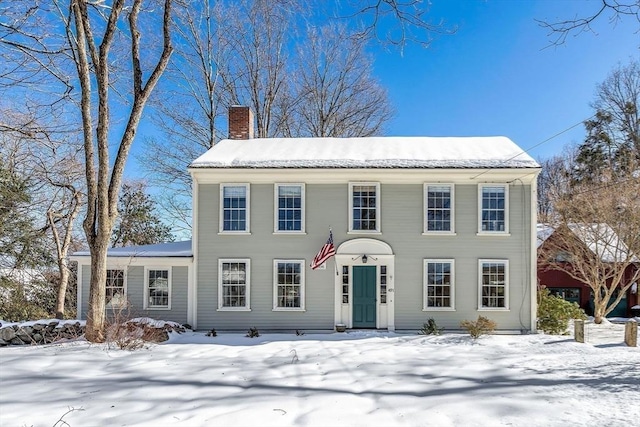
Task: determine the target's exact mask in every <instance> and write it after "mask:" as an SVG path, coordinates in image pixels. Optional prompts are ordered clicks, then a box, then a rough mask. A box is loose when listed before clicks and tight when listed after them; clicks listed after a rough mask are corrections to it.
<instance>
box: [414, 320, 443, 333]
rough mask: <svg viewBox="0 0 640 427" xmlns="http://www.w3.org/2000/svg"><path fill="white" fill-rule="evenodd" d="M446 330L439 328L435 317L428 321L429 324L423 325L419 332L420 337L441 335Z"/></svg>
mask: <svg viewBox="0 0 640 427" xmlns="http://www.w3.org/2000/svg"><path fill="white" fill-rule="evenodd" d="M443 330H444V328H439V327H438V325H437V324H436V321H435V319H434V318H433V317H430V318H429V319H428V320H427V323H423V324H422V328H420V330H419V331H418V333H419V334H420V335H440V334H441V333H442V331H443Z"/></svg>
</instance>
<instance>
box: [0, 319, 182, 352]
mask: <svg viewBox="0 0 640 427" xmlns="http://www.w3.org/2000/svg"><path fill="white" fill-rule="evenodd" d="M186 328H189V326H188V325H186V326H183V325H181V324H179V323H175V322H165V321H163V320H154V319H150V318H148V317H141V318H135V319H131V320H128V321H125V322H122V323H111V324H108V325H107V341H109V340H111V341H123V340H124V341H127V340H132V339H133V340H139V341H141V342H146V341H153V342H162V341H166V340H167V339H169V333H170V332H177V333H182V332H185V330H186ZM84 330H85V322H84V321H80V320H56V319H52V320H38V321H35V322H26V323H6V322H5V323H2V322H1V321H0V347H2V346H7V345H34V344H49V343H53V342H56V341H62V340H72V339H77V338H80V337H82V336H83V335H84Z"/></svg>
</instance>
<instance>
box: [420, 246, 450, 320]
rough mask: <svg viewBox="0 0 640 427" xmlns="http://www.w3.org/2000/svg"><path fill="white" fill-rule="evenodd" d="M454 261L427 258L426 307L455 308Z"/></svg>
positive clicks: (432, 308)
mask: <svg viewBox="0 0 640 427" xmlns="http://www.w3.org/2000/svg"><path fill="white" fill-rule="evenodd" d="M453 265H454V261H453V260H452V259H426V260H425V261H424V309H425V310H451V309H453V308H454V274H453V272H454V271H453V270H454V269H453Z"/></svg>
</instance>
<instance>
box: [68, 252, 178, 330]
mask: <svg viewBox="0 0 640 427" xmlns="http://www.w3.org/2000/svg"><path fill="white" fill-rule="evenodd" d="M141 260H143V258H139V259H138V260H137V262H138V263H140V262H142V264H140V265H127V263H128V261H129V262H130V259H129V258H121V259H115V260H112V262H113V263H115V262H117V263H118V265H110V266H109V267H108V269H121V270H122V269H123V270H125V287H126V292H127V300H128V302H129V308H128V309H127V310H124V311H122V312H121V313H118V314H119V315H120V316H125V317H151V318H154V319H160V320H168V321H173V322H179V323H187V297H188V290H187V287H188V282H189V268H188V267H187V266H169V265H158V263H157V262H152V263H150V264H149V265H144V261H141ZM170 260H171V258H166V260H165V262H166V261H169V262H170ZM145 267H150V268H154V269H171V282H172V284H171V309H169V310H167V309H145V308H144V298H145V296H144V295H145V293H144V280H145ZM90 278H91V269H90V266H89V265H88V264H83V265H82V275H81V284H80V286H82V301H81V302H80V311H79V312H78V316H79V318H80V319H86V318H87V312H88V309H89V302H88V301H89V286H90ZM107 314H108V315H110V317H112V316H113V314H114V311H113V310H112V309H111V308H110V307H107Z"/></svg>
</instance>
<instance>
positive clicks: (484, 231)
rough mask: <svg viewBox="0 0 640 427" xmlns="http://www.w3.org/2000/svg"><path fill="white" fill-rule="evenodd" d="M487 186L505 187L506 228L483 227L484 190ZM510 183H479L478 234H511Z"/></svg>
mask: <svg viewBox="0 0 640 427" xmlns="http://www.w3.org/2000/svg"><path fill="white" fill-rule="evenodd" d="M486 187H502V188H504V230H503V231H489V230H483V229H482V190H483V189H484V188H486ZM509 204H510V203H509V184H504V183H484V184H478V236H510V235H511V234H510V233H509Z"/></svg>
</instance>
